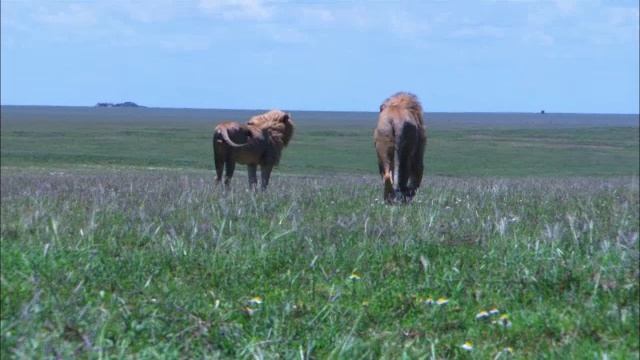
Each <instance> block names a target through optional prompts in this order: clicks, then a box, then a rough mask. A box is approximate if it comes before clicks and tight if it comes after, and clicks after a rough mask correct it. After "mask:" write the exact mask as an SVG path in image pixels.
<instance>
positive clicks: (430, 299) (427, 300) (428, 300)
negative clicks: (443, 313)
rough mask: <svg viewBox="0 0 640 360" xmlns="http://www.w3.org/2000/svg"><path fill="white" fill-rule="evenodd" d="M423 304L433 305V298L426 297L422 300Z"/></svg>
mask: <svg viewBox="0 0 640 360" xmlns="http://www.w3.org/2000/svg"><path fill="white" fill-rule="evenodd" d="M424 304H425V305H433V299H432V298H427V299H426V300H425V301H424Z"/></svg>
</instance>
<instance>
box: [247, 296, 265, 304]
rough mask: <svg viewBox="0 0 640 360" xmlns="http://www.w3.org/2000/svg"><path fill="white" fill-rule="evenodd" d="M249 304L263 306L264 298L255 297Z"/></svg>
mask: <svg viewBox="0 0 640 360" xmlns="http://www.w3.org/2000/svg"><path fill="white" fill-rule="evenodd" d="M249 304H253V305H260V304H262V298H261V297H260V296H254V297H252V298H251V300H249Z"/></svg>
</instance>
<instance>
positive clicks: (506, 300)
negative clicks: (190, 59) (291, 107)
mask: <svg viewBox="0 0 640 360" xmlns="http://www.w3.org/2000/svg"><path fill="white" fill-rule="evenodd" d="M260 112H262V111H261V110H256V111H249V110H243V111H233V110H195V109H155V108H136V109H126V108H88V107H87V108H72V107H11V106H9V107H7V106H3V107H2V113H1V119H2V124H1V126H2V128H1V131H2V135H1V170H2V173H1V221H2V223H1V232H0V247H1V248H0V250H1V269H2V270H1V271H2V273H1V277H0V280H1V284H0V285H1V289H0V290H1V292H0V297H1V303H0V304H1V305H2V309H1V314H0V315H1V319H0V327H1V328H0V331H1V334H0V335H1V340H2V349H1V353H0V356H2V358H5V357H6V358H54V357H55V358H57V357H61V358H69V357H89V358H99V357H106V358H304V359H311V358H335V359H337V358H345V359H346V358H349V359H354V358H365V359H370V358H390V359H397V358H465V357H469V358H483V359H484V358H496V357H503V358H508V357H512V358H620V359H621V358H625V359H626V358H638V357H639V346H640V345H639V335H640V334H639V328H640V323H639V309H640V305H639V279H640V272H639V270H638V261H639V244H638V234H639V231H640V230H639V227H640V226H639V216H640V211H639V207H640V204H639V191H638V174H639V158H638V157H639V132H638V115H606V114H599V115H590V114H544V115H541V114H489V113H479V114H470V113H463V114H456V113H436V114H429V113H428V112H427V114H426V121H427V134H428V135H427V136H428V139H427V149H426V154H425V180H424V181H423V184H422V187H421V188H420V190H419V191H418V195H417V196H416V198H415V200H414V202H413V203H412V204H409V205H405V206H389V205H384V204H383V203H382V201H381V200H382V184H381V180H380V179H379V176H378V174H377V171H378V170H377V165H376V155H375V150H374V148H373V128H374V127H375V123H376V116H377V114H376V113H340V112H296V111H291V113H292V116H293V121H294V122H295V124H296V132H295V134H294V137H293V140H292V141H291V143H290V145H289V147H288V148H286V149H285V150H284V152H283V157H282V160H281V164H280V166H279V167H278V168H276V170H275V171H274V173H273V176H272V181H271V183H270V185H269V188H268V189H267V190H266V191H258V192H252V191H249V190H248V183H247V180H246V169H245V167H244V166H238V167H237V168H236V175H235V176H234V180H233V185H232V189H231V190H229V191H223V189H222V188H221V187H215V186H214V183H213V178H214V174H213V152H212V146H211V131H212V129H213V127H214V126H215V125H216V124H217V123H219V122H222V121H239V122H244V121H246V120H247V119H248V118H249V117H250V116H252V115H255V114H258V113H260ZM493 309H496V310H495V311H491V310H493ZM483 311H486V312H487V313H486V314H485V313H483ZM466 342H469V343H470V344H471V346H472V348H473V349H472V350H467V349H465V347H463V346H462V345H463V344H465V343H466Z"/></svg>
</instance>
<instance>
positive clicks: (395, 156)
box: [374, 92, 427, 203]
mask: <svg viewBox="0 0 640 360" xmlns="http://www.w3.org/2000/svg"><path fill="white" fill-rule="evenodd" d="M423 116H424V115H423V111H422V105H420V102H419V101H418V98H417V97H416V96H415V95H414V94H411V93H407V92H399V93H396V94H394V95H393V96H391V97H390V98H388V99H387V100H385V101H384V102H383V103H382V105H380V115H379V119H378V126H377V127H376V129H375V131H374V143H375V146H376V151H377V153H378V167H379V169H380V175H381V176H382V181H383V183H384V200H385V201H386V202H387V203H389V202H392V201H394V200H398V199H399V200H401V201H402V202H409V201H411V199H412V198H413V196H415V194H416V191H417V190H418V188H419V187H420V183H421V182H422V170H423V167H424V165H423V163H422V159H423V157H424V150H425V147H426V145H427V134H426V130H425V128H424V119H423Z"/></svg>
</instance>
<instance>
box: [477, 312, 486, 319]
mask: <svg viewBox="0 0 640 360" xmlns="http://www.w3.org/2000/svg"><path fill="white" fill-rule="evenodd" d="M488 317H489V313H488V312H486V311H484V310H482V311H480V312H479V313H478V315H476V319H486V318H488Z"/></svg>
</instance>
